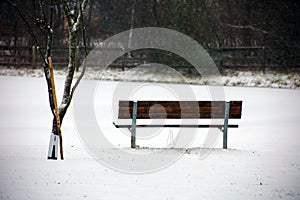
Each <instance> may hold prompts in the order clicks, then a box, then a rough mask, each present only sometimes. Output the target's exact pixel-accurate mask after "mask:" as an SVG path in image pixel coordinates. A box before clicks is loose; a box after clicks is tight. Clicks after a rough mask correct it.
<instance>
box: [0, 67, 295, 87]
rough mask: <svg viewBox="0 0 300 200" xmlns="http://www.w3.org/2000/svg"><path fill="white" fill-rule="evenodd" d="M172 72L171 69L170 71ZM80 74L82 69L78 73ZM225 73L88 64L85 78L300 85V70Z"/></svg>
mask: <svg viewBox="0 0 300 200" xmlns="http://www.w3.org/2000/svg"><path fill="white" fill-rule="evenodd" d="M168 72H169V71H168ZM65 74H66V69H60V70H55V76H56V77H61V78H62V77H64V76H65ZM78 74H79V73H78ZM223 74H225V75H223V76H207V77H200V76H198V75H186V76H185V77H182V76H178V74H177V73H169V74H168V73H166V71H164V70H153V68H148V67H141V68H138V70H137V69H135V70H130V69H127V71H125V72H124V71H122V70H121V69H107V70H105V71H103V70H102V68H99V67H98V68H97V67H93V68H89V67H88V68H87V71H86V73H85V76H84V79H88V80H115V81H135V82H149V81H151V82H161V83H183V82H184V83H189V84H196V85H225V86H247V87H263V88H266V87H267V88H290V89H299V88H300V72H299V71H298V72H297V71H294V72H289V73H284V72H274V71H266V72H262V71H232V70H227V71H225V73H223ZM0 75H3V76H7V75H8V76H26V77H43V70H42V69H41V68H40V69H30V68H18V69H16V68H13V67H3V66H2V67H1V68H0Z"/></svg>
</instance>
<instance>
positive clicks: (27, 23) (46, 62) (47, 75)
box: [5, 0, 55, 116]
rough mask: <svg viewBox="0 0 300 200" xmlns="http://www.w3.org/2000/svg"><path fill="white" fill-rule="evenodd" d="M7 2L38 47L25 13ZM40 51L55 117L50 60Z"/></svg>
mask: <svg viewBox="0 0 300 200" xmlns="http://www.w3.org/2000/svg"><path fill="white" fill-rule="evenodd" d="M5 2H6V3H7V4H8V5H10V6H12V7H13V8H15V9H16V11H17V12H18V14H19V16H20V17H21V18H22V20H23V22H24V23H25V26H26V28H27V31H28V32H29V34H30V35H31V36H32V38H33V41H34V43H35V45H36V46H37V47H38V46H39V44H38V40H37V37H36V35H35V34H34V32H33V29H32V27H31V26H30V24H29V22H28V21H27V19H26V18H25V16H24V15H23V13H22V12H21V10H20V8H19V7H18V6H17V5H16V4H15V3H12V2H11V1H9V0H5ZM38 51H39V54H40V56H41V57H42V59H43V62H44V74H45V77H46V82H47V87H48V94H49V104H50V109H51V112H52V114H53V116H55V113H54V103H53V96H52V95H51V94H52V87H51V80H50V75H49V63H48V59H47V58H46V57H45V56H44V54H43V52H42V50H41V49H40V48H38Z"/></svg>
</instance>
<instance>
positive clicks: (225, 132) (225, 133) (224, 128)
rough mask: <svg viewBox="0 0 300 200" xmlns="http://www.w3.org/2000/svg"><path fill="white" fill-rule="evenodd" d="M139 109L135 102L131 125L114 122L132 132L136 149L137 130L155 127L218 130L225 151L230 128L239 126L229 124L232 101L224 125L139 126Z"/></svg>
mask: <svg viewBox="0 0 300 200" xmlns="http://www.w3.org/2000/svg"><path fill="white" fill-rule="evenodd" d="M137 108H138V102H137V101H133V109H132V123H131V125H119V124H116V123H115V122H113V125H114V126H115V127H116V128H128V129H129V131H130V132H131V148H136V128H137V127H147V128H154V127H166V128H167V127H169V128H176V127H178V128H180V127H182V128H218V129H220V130H221V131H222V132H223V149H227V138H228V128H238V127H239V126H238V125H235V124H228V119H229V111H230V101H226V102H225V112H224V123H223V125H222V124H220V125H208V124H207V125H206V124H204V125H190V124H161V125H160V124H157V125H156V124H150V125H137V124H136V120H137Z"/></svg>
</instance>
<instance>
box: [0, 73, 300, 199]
mask: <svg viewBox="0 0 300 200" xmlns="http://www.w3.org/2000/svg"><path fill="white" fill-rule="evenodd" d="M31 74H32V73H31ZM56 81H57V84H58V88H57V89H58V94H59V95H61V90H62V84H63V79H61V78H57V79H56ZM298 87H299V86H298ZM91 88H92V89H93V88H95V89H93V90H90V89H91ZM78 89H79V90H78V91H77V93H76V96H75V99H77V100H78V101H74V104H73V105H72V106H71V107H70V110H69V112H68V113H67V115H66V117H65V119H64V123H63V127H62V128H63V129H62V133H63V136H64V147H65V158H66V159H65V160H64V161H51V160H50V161H49V160H47V159H46V157H47V150H48V142H49V137H50V131H51V112H50V109H49V105H48V97H47V90H46V84H45V81H44V79H43V78H31V77H13V76H0V93H1V101H0V102H1V103H0V110H1V113H0V138H1V140H0V199H51V200H52V199H72V200H73V199H300V136H299V128H298V123H299V119H300V106H299V102H300V91H299V90H294V89H274V88H272V89H271V88H254V87H253V88H250V87H224V88H222V87H211V88H209V87H206V86H200V85H183V84H157V83H146V84H145V83H139V82H117V81H101V82H99V83H97V82H96V81H95V80H83V82H82V83H81V84H80V87H79V88H78ZM123 89H124V91H125V92H123V93H124V94H123V93H119V92H121V91H122V90H123ZM127 89H128V91H129V90H132V89H133V91H134V92H133V93H132V94H128V97H129V98H134V99H140V98H143V99H174V98H175V97H176V94H174V92H175V93H178V94H179V97H180V99H182V98H184V99H190V98H191V97H190V96H186V97H185V96H183V97H182V96H180V94H182V93H184V92H187V91H188V90H191V91H192V92H193V94H194V95H195V98H196V99H199V100H205V99H209V98H211V96H212V95H213V94H212V93H213V92H212V90H217V91H222V89H224V92H225V99H226V100H242V101H243V112H242V119H241V120H236V121H231V122H236V123H238V124H239V125H240V127H239V128H238V129H230V130H229V141H228V145H229V148H230V149H228V150H223V149H221V143H222V140H221V138H218V137H216V138H217V139H218V140H217V141H216V144H215V145H214V148H213V149H212V150H211V151H210V150H209V149H207V147H206V148H201V147H205V145H206V144H205V143H204V141H205V139H206V138H207V137H208V136H207V135H208V130H207V129H201V130H196V135H197V137H196V138H195V139H194V140H193V142H192V144H191V148H190V149H189V150H186V149H174V148H161V147H165V146H168V145H169V144H170V143H168V136H170V133H173V132H172V131H174V134H176V130H170V129H164V130H162V131H161V132H159V133H158V134H157V135H152V136H151V137H148V138H147V137H146V138H141V139H138V140H137V143H138V145H140V146H143V147H145V148H140V149H137V150H131V149H129V144H130V138H129V137H128V135H126V130H120V129H116V128H114V126H113V125H112V121H114V120H115V119H114V114H115V111H114V109H113V108H112V105H114V102H113V101H114V100H113V98H114V97H120V98H123V97H124V96H122V95H126V90H127ZM220 89H221V90H220ZM90 91H92V92H94V93H93V94H92V97H93V100H94V101H93V102H94V103H95V105H92V108H93V112H94V114H95V117H96V119H97V120H98V123H99V126H100V127H101V129H102V133H103V134H104V135H105V136H106V137H107V140H108V141H110V142H111V144H112V145H113V146H115V149H108V150H105V147H102V146H99V150H103V152H104V153H103V154H101V156H102V157H101V158H100V159H98V160H96V159H94V158H95V156H94V155H91V154H89V153H88V152H90V149H89V148H88V147H86V144H85V143H84V139H83V138H82V137H83V136H84V135H85V134H90V133H89V132H87V133H84V132H83V131H82V129H80V127H79V125H80V124H81V123H82V122H81V121H80V119H81V115H82V116H83V117H85V116H84V113H85V111H86V110H85V108H89V107H86V105H84V103H85V102H82V101H80V100H82V99H83V100H84V99H85V98H89V95H90V94H89V92H90ZM58 99H60V97H59V98H58ZM86 101H87V102H89V99H86ZM82 120H84V119H82ZM145 132H146V129H138V130H137V135H138V136H139V135H143V134H144V133H145ZM211 133H212V134H216V136H221V134H220V132H218V131H217V130H214V131H212V132H211ZM127 134H128V132H127ZM99 142H100V141H99ZM100 143H101V142H100ZM156 147H159V148H156ZM170 147H172V145H171V146H170ZM199 147H200V148H199ZM102 148H103V149H102ZM117 150H121V151H125V152H127V154H124V155H128V157H127V156H124V157H117V156H115V154H114V153H115V152H117ZM155 152H158V153H157V154H156V155H155V156H157V162H162V163H163V161H166V160H171V162H170V163H169V165H167V166H162V169H161V170H154V171H153V172H150V173H140V174H134V173H131V172H134V168H133V171H127V173H124V172H120V170H121V171H122V169H123V167H124V166H125V165H126V166H129V167H130V166H135V165H136V163H138V162H139V160H134V159H131V156H130V154H143V155H145V156H144V159H142V161H144V165H145V166H146V165H150V164H152V163H147V159H145V158H147V155H148V154H153V153H155ZM203 152H206V153H207V154H205V155H206V156H203V155H204V154H203ZM174 157H175V158H177V157H178V158H179V159H178V160H177V161H176V162H175V161H173V158H174ZM154 158H155V157H154ZM101 161H102V162H101ZM103 162H104V165H103ZM110 162H113V163H114V164H119V166H118V167H119V171H118V169H117V170H113V169H111V167H110V165H109V163H110ZM115 168H116V167H115Z"/></svg>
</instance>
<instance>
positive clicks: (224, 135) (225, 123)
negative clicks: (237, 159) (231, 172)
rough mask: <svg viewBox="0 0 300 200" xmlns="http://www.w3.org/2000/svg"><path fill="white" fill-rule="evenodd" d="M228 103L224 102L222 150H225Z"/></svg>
mask: <svg viewBox="0 0 300 200" xmlns="http://www.w3.org/2000/svg"><path fill="white" fill-rule="evenodd" d="M229 110H230V102H225V116H224V128H223V149H227V131H228V118H229Z"/></svg>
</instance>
